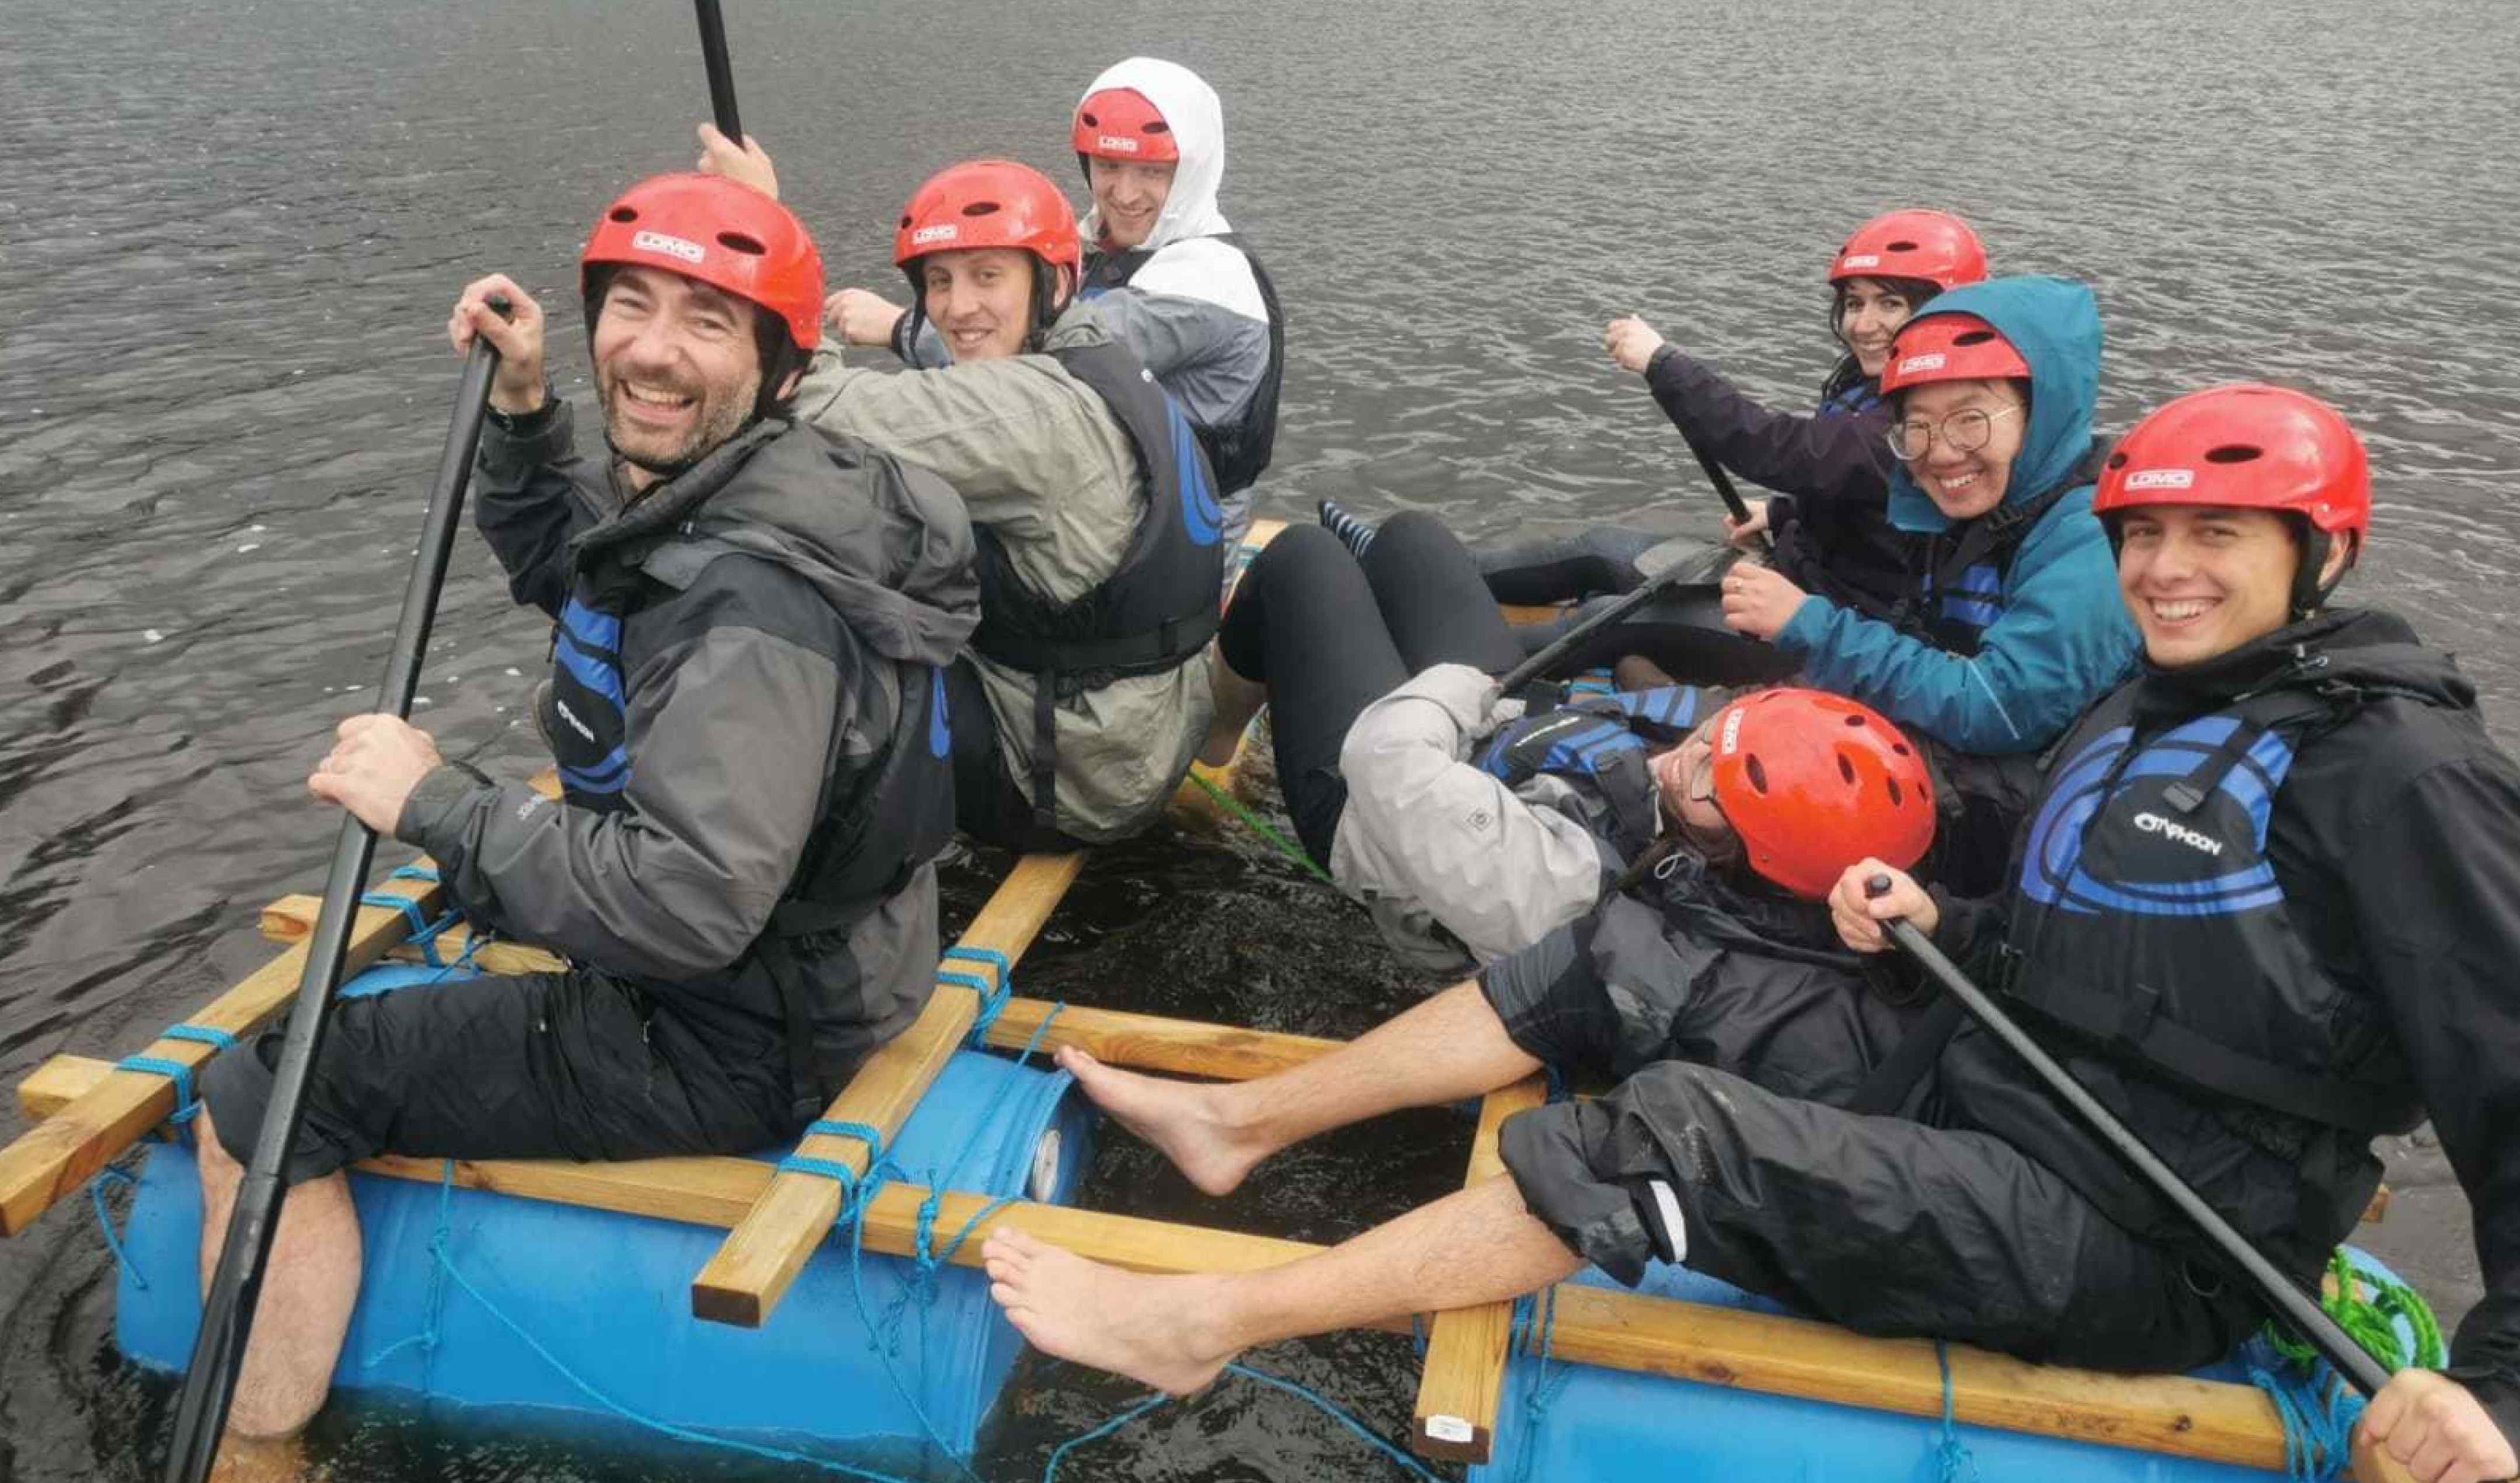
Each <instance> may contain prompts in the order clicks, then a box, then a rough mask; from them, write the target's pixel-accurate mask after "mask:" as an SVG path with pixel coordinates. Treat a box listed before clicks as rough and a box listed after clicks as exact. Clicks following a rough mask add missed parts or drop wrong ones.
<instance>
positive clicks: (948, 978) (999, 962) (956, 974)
mask: <svg viewBox="0 0 2520 1483" xmlns="http://www.w3.org/2000/svg"><path fill="white" fill-rule="evenodd" d="M945 958H946V961H948V962H952V961H954V960H957V959H959V960H961V961H963V962H965V963H978V964H985V965H987V966H990V967H992V968H995V969H996V970H997V979H996V981H995V982H994V983H992V982H991V981H990V980H988V979H986V978H983V977H981V976H980V975H979V974H977V973H966V972H963V971H962V970H961V969H959V968H938V969H937V970H936V981H937V982H938V983H953V984H960V985H962V986H963V987H964V988H967V989H969V990H970V991H971V992H972V993H974V994H976V995H978V996H979V997H980V1008H979V1010H978V1011H977V1012H975V1013H974V1014H973V1015H972V1016H971V1039H970V1044H971V1046H972V1048H973V1049H975V1050H976V1049H978V1047H979V1044H980V1041H981V1038H982V1037H983V1036H986V1035H987V1034H988V1033H989V1026H991V1025H993V1024H996V1023H997V1022H998V1013H999V1011H1002V1010H1004V1009H1005V1008H1006V1007H1007V1001H1008V999H1010V998H1012V996H1013V994H1014V991H1015V968H1014V965H1013V964H1012V963H1009V962H1008V961H1007V955H1006V954H1004V953H1001V952H999V951H998V950H997V949H996V948H973V947H965V946H964V945H963V944H961V943H959V942H958V943H956V944H954V945H953V946H952V947H950V948H947V949H946V950H945Z"/></svg>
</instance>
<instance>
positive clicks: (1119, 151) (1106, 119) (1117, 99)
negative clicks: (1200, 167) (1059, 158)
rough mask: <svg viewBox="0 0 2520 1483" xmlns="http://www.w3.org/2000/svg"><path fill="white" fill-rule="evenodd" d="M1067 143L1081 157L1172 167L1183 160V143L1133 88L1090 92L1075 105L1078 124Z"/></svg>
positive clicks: (1069, 132)
mask: <svg viewBox="0 0 2520 1483" xmlns="http://www.w3.org/2000/svg"><path fill="white" fill-rule="evenodd" d="M1068 142H1069V143H1070V144H1072V145H1074V146H1075V147H1076V153H1077V154H1079V155H1088V156H1092V157H1096V158H1099V159H1139V160H1144V161H1146V162H1147V163H1148V164H1170V163H1172V162H1173V161H1175V160H1177V159H1179V158H1181V141H1180V140H1178V139H1175V138H1174V137H1173V126H1172V125H1171V124H1169V123H1166V122H1164V115H1163V114H1162V113H1161V112H1157V111H1156V108H1155V106H1154V105H1153V104H1151V103H1148V101H1147V95H1146V94H1144V93H1141V92H1139V91H1138V90H1137V89H1136V88H1133V87H1106V88H1104V89H1103V90H1102V91H1101V92H1099V93H1088V94H1086V95H1085V101H1084V102H1083V103H1080V104H1078V105H1077V106H1076V122H1075V125H1074V126H1073V127H1072V128H1070V129H1069V130H1068Z"/></svg>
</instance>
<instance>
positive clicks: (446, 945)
mask: <svg viewBox="0 0 2520 1483" xmlns="http://www.w3.org/2000/svg"><path fill="white" fill-rule="evenodd" d="M323 904H324V898H322V897H321V896H303V895H300V896H283V897H281V898H280V899H279V900H277V901H275V902H273V903H271V904H270V905H269V906H266V907H264V908H263V909H262V915H261V917H260V918H259V919H258V921H256V925H257V926H258V927H259V928H260V930H261V932H262V935H263V937H264V939H265V940H267V941H270V942H303V941H305V940H306V938H307V936H308V935H309V934H311V933H312V932H313V931H314V930H315V914H316V912H317V911H319V910H320V909H321V908H322V907H323ZM468 952H470V953H472V966H475V967H477V968H479V969H480V970H481V971H482V972H484V973H557V972H559V971H561V970H562V969H563V968H566V967H567V966H568V961H567V960H566V959H564V958H562V957H561V956H560V955H559V954H557V953H554V952H550V951H548V950H547V949H543V948H538V947H530V946H528V945H526V944H524V943H521V942H502V941H499V940H498V939H496V938H493V939H491V940H490V941H487V942H484V943H483V944H482V945H481V946H480V947H479V948H478V949H475V948H474V947H473V946H472V925H471V924H470V923H468V922H462V921H458V922H455V923H453V924H452V925H450V926H448V927H447V928H446V929H445V930H444V931H442V932H439V933H438V934H437V961H438V962H440V963H453V962H454V961H455V960H456V959H458V958H461V957H463V956H464V955H465V954H466V953H468ZM385 956H386V957H387V958H389V959H392V960H393V961H394V962H396V963H427V961H428V957H427V954H426V953H424V952H422V951H421V947H420V944H418V943H416V942H408V941H406V942H398V943H396V944H394V945H393V947H391V948H390V949H388V950H386V953H385Z"/></svg>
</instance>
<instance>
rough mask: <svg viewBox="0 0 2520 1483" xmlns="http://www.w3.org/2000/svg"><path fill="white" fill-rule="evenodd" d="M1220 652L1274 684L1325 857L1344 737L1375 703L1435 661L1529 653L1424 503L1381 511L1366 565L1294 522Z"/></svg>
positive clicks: (1308, 817)
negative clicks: (1421, 509)
mask: <svg viewBox="0 0 2520 1483" xmlns="http://www.w3.org/2000/svg"><path fill="white" fill-rule="evenodd" d="M1217 650H1218V652H1220V653H1222V654H1223V655H1224V657H1225V662H1226V664H1227V665H1228V666H1229V667H1231V668H1232V669H1233V671H1234V672H1235V673H1236V674H1238V675H1240V676H1242V677H1243V678H1244V679H1246V680H1258V681H1262V682H1265V683H1266V684H1267V685H1268V687H1269V724H1270V728H1271V733H1272V735H1273V736H1274V737H1275V739H1276V752H1277V759H1278V786H1280V787H1281V788H1283V790H1284V792H1285V795H1286V812H1287V813H1288V815H1289V816H1291V817H1292V818H1293V819H1294V821H1295V832H1296V834H1297V835H1298V836H1299V837H1301V838H1302V840H1303V842H1304V848H1305V849H1306V850H1308V851H1310V852H1311V854H1312V856H1313V858H1314V859H1316V860H1328V859H1329V857H1330V841H1331V840H1332V839H1333V838H1334V837H1335V836H1336V835H1337V833H1338V821H1339V815H1340V814H1341V813H1342V812H1344V811H1345V809H1346V807H1347V784H1346V782H1345V781H1344V780H1342V779H1341V778H1340V777H1339V770H1338V760H1339V746H1340V743H1342V742H1343V741H1346V740H1347V733H1348V728H1349V727H1351V726H1353V725H1355V724H1356V718H1357V716H1358V715H1359V714H1360V713H1361V712H1363V711H1364V709H1365V708H1366V707H1367V706H1368V705H1371V704H1373V702H1374V701H1376V700H1379V699H1381V698H1382V697H1384V696H1387V695H1389V694H1390V693H1391V692H1393V691H1395V690H1397V689H1399V688H1400V687H1401V686H1402V685H1403V684H1405V683H1407V681H1408V679H1409V677H1410V676H1412V675H1414V674H1416V673H1418V671H1419V670H1421V669H1425V668H1428V667H1430V666H1432V665H1436V664H1467V665H1470V666H1472V667H1473V668H1477V669H1483V670H1486V671H1487V672H1488V673H1490V674H1502V673H1504V672H1505V671H1506V670H1508V669H1511V668H1512V667H1513V666H1514V665H1515V664H1517V663H1519V662H1520V661H1521V659H1522V650H1521V647H1520V646H1518V645H1517V644H1515V643H1514V640H1513V634H1512V631H1511V630H1510V629H1508V627H1507V626H1506V622H1505V619H1504V618H1502V617H1500V616H1499V615H1498V613H1497V607H1496V600H1495V599H1493V598H1491V597H1490V596H1488V590H1487V586H1486V584H1485V583H1483V582H1482V581H1480V580H1479V573H1478V569H1477V567H1475V566H1474V565H1472V564H1471V562H1470V555H1469V553H1468V552H1467V551H1466V550H1464V549H1463V546H1462V543H1461V541H1460V540H1459V539H1458V538H1457V537H1455V536H1454V534H1453V533H1452V532H1451V531H1449V530H1447V529H1445V528H1444V526H1443V524H1442V523H1441V522H1440V521H1438V520H1436V519H1435V518H1434V517H1432V516H1428V515H1424V514H1420V513H1418V512H1416V511H1411V512H1408V513H1406V514H1402V515H1397V516H1394V517H1391V518H1390V519H1388V520H1385V521H1384V522H1383V523H1382V526H1381V530H1380V533H1379V534H1377V535H1376V536H1375V537H1374V541H1373V545H1372V546H1370V547H1368V548H1367V550H1366V553H1365V558H1364V560H1363V561H1362V562H1360V561H1359V560H1358V559H1357V558H1355V557H1352V556H1350V555H1349V554H1348V550H1347V548H1346V547H1345V546H1342V545H1340V544H1339V540H1338V537H1336V536H1334V535H1332V534H1330V533H1329V532H1328V531H1327V530H1324V529H1322V528H1321V527H1320V526H1318V525H1297V526H1293V527H1290V528H1289V529H1287V530H1286V531H1285V532H1283V534H1281V535H1280V536H1279V537H1278V538H1277V539H1276V540H1274V541H1271V542H1270V543H1269V545H1268V548H1267V549H1266V550H1264V551H1262V552H1261V553H1260V555H1259V557H1258V559H1257V560H1255V561H1254V562H1252V563H1251V569H1250V570H1249V571H1248V572H1246V573H1245V574H1244V575H1243V578H1242V585H1241V586H1239V587H1238V588H1237V589H1235V596H1234V603H1233V606H1232V607H1228V608H1227V609H1226V610H1225V620H1224V623H1223V625H1222V626H1221V627H1220V628H1219V629H1218V631H1217Z"/></svg>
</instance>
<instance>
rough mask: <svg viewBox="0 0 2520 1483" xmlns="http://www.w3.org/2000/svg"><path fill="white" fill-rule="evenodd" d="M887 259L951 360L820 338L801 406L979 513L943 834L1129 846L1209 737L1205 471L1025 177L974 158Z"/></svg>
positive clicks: (913, 201)
mask: <svg viewBox="0 0 2520 1483" xmlns="http://www.w3.org/2000/svg"><path fill="white" fill-rule="evenodd" d="M711 163H712V164H713V165H716V166H718V167H720V168H722V169H723V170H724V171H725V172H726V173H729V174H734V175H737V176H738V177H739V178H742V177H745V176H751V177H755V178H760V177H764V176H767V175H768V163H769V157H767V156H766V155H763V154H762V153H761V152H760V148H759V146H758V145H754V146H753V147H752V148H751V149H750V151H749V152H733V151H729V150H726V149H723V148H720V149H718V150H716V151H714V152H713V154H712V156H711ZM771 183H773V184H775V177H771ZM893 261H894V262H896V263H898V264H899V265H900V266H901V270H902V272H903V274H904V275H905V276H907V277H908V278H909V280H910V287H911V294H912V299H913V302H914V303H915V304H916V305H917V312H918V313H919V314H921V315H922V317H924V318H925V319H928V320H930V321H932V322H934V324H935V325H936V327H937V328H938V329H939V330H940V331H941V332H943V334H944V337H945V342H946V344H947V345H948V346H950V347H951V348H952V350H953V353H954V363H953V364H952V365H950V366H947V367H945V368H943V369H942V370H936V371H924V372H921V373H919V374H917V375H908V376H890V375H883V374H880V373H877V372H875V371H871V370H868V369H865V368H863V367H857V366H850V365H846V364H843V362H842V360H841V357H840V352H839V350H838V348H837V347H836V346H826V347H825V348H824V349H823V350H822V351H820V352H819V353H818V354H817V355H816V356H815V358H814V362H813V365H812V366H811V368H810V369H809V370H808V372H807V374H806V377H805V380H804V382H803V383H802V384H801V385H800V386H799V387H798V388H797V392H796V408H797V415H798V416H799V417H801V418H802V419H804V420H805V421H807V422H809V423H811V424H813V425H814V426H815V427H820V428H822V429H823V430H825V431H827V432H832V433H835V434H838V435H841V436H845V437H850V438H856V439H860V440H862V441H864V442H866V443H867V444H868V445H870V446H872V447H876V448H880V449H883V450H884V451H885V452H887V453H892V454H896V455H898V456H899V457H901V458H904V459H908V460H910V461H911V462H913V463H917V464H921V465H923V466H924V467H926V468H928V469H932V470H934V471H935V472H938V473H941V474H943V475H944V476H945V479H946V481H947V482H948V483H950V484H952V485H953V486H954V488H955V489H956V490H957V491H958V492H959V493H961V495H962V496H963V502H964V504H965V505H966V506H967V507H968V509H969V511H970V515H971V522H972V524H973V526H974V527H975V533H976V535H977V537H978V541H979V552H980V554H979V561H978V571H979V578H980V604H981V610H982V614H983V615H982V618H981V622H980V627H979V630H978V631H977V632H976V633H974V634H973V635H972V636H971V652H969V653H968V654H967V655H966V656H965V657H964V658H962V659H961V660H959V661H957V662H956V663H955V665H954V667H953V669H952V670H951V671H950V672H949V681H948V684H949V691H950V693H951V696H952V698H953V705H952V707H951V712H952V718H953V719H952V731H953V739H954V783H955V814H956V822H957V823H958V824H959V826H960V827H961V828H962V829H963V831H965V832H967V833H968V834H970V835H972V836H973V837H975V838H977V839H980V840H982V841H984V842H986V843H991V844H999V845H1005V846H1007V847H1009V848H1012V849H1026V850H1033V849H1065V848H1072V847H1074V846H1076V845H1079V844H1102V843H1107V842H1109V841H1111V840H1114V839H1120V838H1125V837H1127V836H1128V835H1130V834H1133V833H1135V832H1137V831H1140V830H1142V829H1144V828H1146V827H1147V826H1148V824H1150V823H1152V822H1153V821H1154V819H1155V817H1156V815H1157V814H1158V813H1160V812H1161V811H1162V809H1163V806H1164V802H1165V800H1166V799H1168V798H1170V797H1171V796H1172V790H1173V788H1174V786H1176V785H1178V784H1179V783H1180V782H1181V780H1182V776H1183V774H1185V773H1187V772H1188V771H1190V763H1191V756H1192V754H1193V752H1195V751H1196V750H1197V749H1198V745H1199V740H1200V738H1201V737H1203V736H1204V735H1205V734H1206V731H1207V724H1208V712H1209V703H1210V701H1209V695H1208V680H1207V664H1206V662H1205V660H1204V658H1203V653H1204V651H1205V650H1206V648H1207V641H1208V638H1209V636H1210V635H1212V634H1214V633H1215V631H1216V621H1217V597H1216V595H1217V592H1218V590H1219V588H1220V587H1221V586H1222V585H1223V583H1224V580H1225V546H1224V544H1223V539H1222V534H1223V532H1222V516H1221V515H1220V513H1219V510H1218V507H1217V503H1216V490H1215V481H1214V477H1213V475H1212V474H1211V473H1210V472H1209V469H1208V465H1207V457H1206V455H1205V454H1204V453H1202V452H1201V451H1200V450H1199V446H1198V442H1197V440H1196V439H1195V438H1193V437H1192V436H1190V435H1189V433H1188V430H1187V428H1188V424H1187V422H1186V421H1185V419H1184V418H1183V415H1182V411H1181V408H1180V405H1179V404H1178V403H1176V402H1175V401H1173V399H1172V398H1171V397H1169V396H1167V395H1166V394H1165V393H1164V392H1163V391H1162V390H1161V389H1160V388H1158V387H1157V386H1156V385H1155V384H1154V383H1153V382H1151V381H1149V380H1148V379H1147V377H1146V376H1145V374H1144V370H1143V368H1142V367H1141V366H1140V364H1139V361H1138V358H1137V357H1136V356H1135V355H1134V354H1132V353H1131V352H1130V351H1129V349H1128V347H1127V346H1125V345H1123V344H1121V343H1119V342H1118V341H1117V340H1115V339H1113V338H1112V337H1110V335H1109V334H1108V333H1107V331H1106V330H1105V329H1104V326H1103V322H1102V320H1101V319H1100V318H1098V317H1097V316H1096V315H1094V314H1093V313H1092V312H1091V311H1090V310H1089V309H1087V308H1086V307H1085V306H1083V305H1080V304H1079V303H1078V302H1077V300H1076V296H1075V295H1076V284H1077V263H1078V247H1077V236H1076V217H1075V215H1074V213H1072V212H1071V211H1070V210H1069V209H1068V206H1067V201H1066V198H1065V197H1063V196H1061V195H1059V193H1058V189H1057V187H1056V186H1054V185H1052V184H1051V183H1050V181H1049V180H1048V179H1046V178H1045V177H1044V176H1043V175H1042V174H1041V172H1039V171H1038V170H1035V169H1032V168H1031V167H1030V166H1028V165H1020V164H1016V163H1013V162H1012V161H1010V160H1004V159H975V160H969V161H967V162H965V163H962V164H958V165H954V166H951V167H949V168H947V169H944V170H941V171H939V172H938V173H936V174H935V175H933V176H931V177H929V179H928V180H927V181H926V183H925V184H923V185H922V186H921V187H920V188H919V189H918V190H917V191H916V192H915V193H913V194H912V196H911V198H910V202H909V204H907V205H906V206H904V207H903V208H902V214H901V220H900V224H899V230H898V231H897V232H896V233H895V234H894V237H893ZM825 310H826V314H827V316H828V317H836V315H835V309H834V306H833V305H831V304H827V305H826V306H825ZM1177 434H1178V435H1177Z"/></svg>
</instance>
